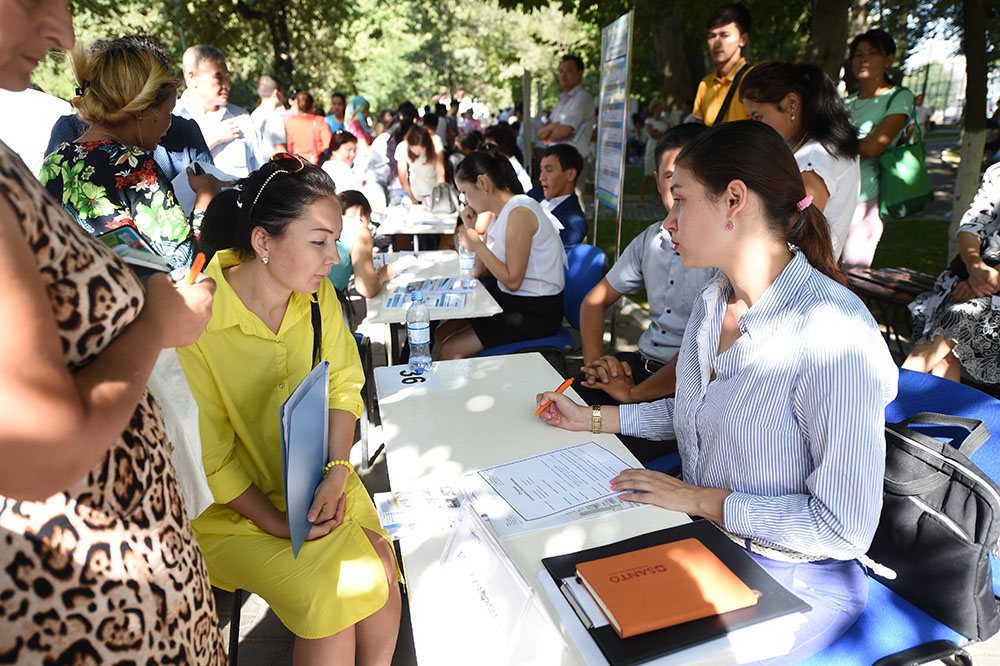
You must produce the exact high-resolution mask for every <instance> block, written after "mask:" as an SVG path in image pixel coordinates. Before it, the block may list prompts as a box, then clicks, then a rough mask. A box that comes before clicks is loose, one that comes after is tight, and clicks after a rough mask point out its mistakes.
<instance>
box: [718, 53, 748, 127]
mask: <svg viewBox="0 0 1000 666" xmlns="http://www.w3.org/2000/svg"><path fill="white" fill-rule="evenodd" d="M748 67H749V65H747V63H745V62H744V63H743V66H742V67H740V69H739V71H737V72H736V75H735V76H734V77H733V85H731V86H729V92H728V93H726V99H724V100H722V108H721V109H719V113H717V114H716V116H715V122H714V123H712V125H713V126H715V125H718V124H719V123H721V122H722V121H723V118H725V117H726V112H727V111H729V105H730V104H732V102H733V97H734V96H735V95H736V90H737V88H739V87H740V81H741V80H742V79H743V74H744V73H745V72H746V71H747V68H748Z"/></svg>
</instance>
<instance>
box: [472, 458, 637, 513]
mask: <svg viewBox="0 0 1000 666" xmlns="http://www.w3.org/2000/svg"><path fill="white" fill-rule="evenodd" d="M630 467H632V465H630V464H628V463H627V462H625V461H624V460H622V459H621V458H619V457H618V456H616V455H615V454H614V453H612V452H611V451H609V450H607V449H606V448H604V447H603V446H601V445H600V444H598V443H596V442H583V443H581V444H573V445H572V446H566V447H563V448H561V449H556V450H555V451H549V452H547V453H542V454H539V455H537V456H531V457H530V458H522V459H521V460H515V461H513V462H509V463H504V464H502V465H495V466H493V467H487V468H486V469H483V470H480V471H479V472H478V475H479V477H480V478H481V479H482V480H483V481H484V482H486V483H487V484H488V485H489V486H490V487H491V488H492V489H493V490H494V491H495V492H496V493H497V494H498V495H500V496H501V497H503V499H504V500H506V501H507V503H508V504H509V505H510V507H511V508H512V509H513V510H514V511H515V512H516V513H517V515H518V516H519V517H520V518H522V519H524V520H528V521H530V520H540V519H542V518H549V517H551V516H555V515H557V514H560V513H564V512H566V511H572V510H574V509H579V508H581V507H583V506H586V505H587V504H593V503H594V502H598V501H600V500H602V499H604V498H606V497H611V496H614V495H617V494H618V493H617V491H614V490H612V489H611V485H610V482H611V479H613V478H615V477H616V476H618V474H619V473H621V471H622V470H623V469H626V468H630Z"/></svg>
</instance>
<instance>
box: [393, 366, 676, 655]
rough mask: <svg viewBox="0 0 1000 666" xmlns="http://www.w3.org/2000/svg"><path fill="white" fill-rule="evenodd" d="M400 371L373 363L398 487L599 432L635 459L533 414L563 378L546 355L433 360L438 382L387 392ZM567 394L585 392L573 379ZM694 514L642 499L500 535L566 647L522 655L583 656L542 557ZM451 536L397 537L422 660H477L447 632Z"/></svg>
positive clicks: (448, 478) (445, 479) (444, 479)
mask: <svg viewBox="0 0 1000 666" xmlns="http://www.w3.org/2000/svg"><path fill="white" fill-rule="evenodd" d="M394 372H398V368H397V369H395V370H394V369H393V368H377V369H376V371H375V379H376V386H377V387H378V386H379V385H380V384H381V387H380V388H379V389H378V390H379V409H380V410H381V415H382V430H383V435H384V439H385V446H386V462H387V466H388V472H389V482H390V485H391V487H392V488H393V489H394V490H405V489H413V488H422V487H425V486H430V485H436V484H451V483H454V482H456V481H457V480H458V479H460V478H461V477H462V476H463V475H464V474H466V473H469V472H473V471H475V470H478V469H482V468H483V467H488V466H490V465H495V464H498V463H502V462H508V461H511V460H515V459H518V458H523V457H526V456H529V455H534V454H538V453H542V452H545V451H550V450H552V449H556V448H560V447H563V446H567V445H570V444H576V443H579V442H584V441H587V440H594V441H596V442H597V443H598V444H601V445H602V446H604V447H606V448H608V449H609V450H611V451H612V452H614V453H615V454H617V455H618V456H619V457H621V458H622V459H624V460H627V461H628V462H629V463H630V464H633V465H637V466H638V461H637V460H636V459H635V457H634V456H632V454H631V453H629V452H628V450H627V449H626V448H625V447H624V446H623V445H622V444H621V442H620V441H619V440H618V438H617V437H615V436H614V435H593V434H591V433H587V432H568V431H566V430H560V429H557V428H553V427H551V426H549V425H547V424H546V423H544V422H542V421H541V420H539V419H538V418H537V417H535V416H534V412H535V395H536V394H537V393H540V392H542V391H546V390H554V389H555V388H556V387H557V386H558V385H559V384H560V383H561V382H562V377H560V376H559V374H558V373H557V372H556V371H555V370H554V369H553V368H552V366H551V365H549V363H548V362H547V361H546V360H545V359H544V358H543V357H542V356H541V355H540V354H517V355H513V356H497V357H486V358H473V359H463V360H458V361H439V362H435V363H434V373H435V377H436V383H438V384H439V385H438V386H437V387H435V388H432V389H422V388H419V387H415V388H411V389H406V390H404V391H402V392H396V393H392V394H390V395H382V394H383V393H384V389H385V387H386V385H388V384H389V382H390V378H391V376H392V373H394ZM380 376H381V381H380ZM566 395H568V396H570V397H572V398H574V399H576V400H577V401H579V398H578V397H577V396H576V394H575V393H574V392H573V390H572V388H570V389H569V390H567V391H566ZM689 520H690V519H689V518H688V516H687V515H685V514H683V513H679V512H676V511H665V510H663V509H659V508H656V507H651V506H641V507H638V508H636V509H632V510H629V511H623V512H618V513H611V514H606V515H601V516H597V517H593V518H590V519H586V520H582V521H579V522H575V523H571V524H566V525H563V526H561V527H557V528H551V529H546V530H541V531H537V532H531V533H528V534H520V535H517V536H512V537H509V538H507V539H504V540H503V541H502V542H501V543H502V545H503V548H504V550H505V551H506V553H507V554H508V555H509V557H510V558H511V560H512V561H513V563H514V564H515V565H516V566H517V568H518V569H519V570H520V571H521V573H522V574H523V575H524V578H525V579H526V580H527V581H528V582H529V583H530V584H531V585H532V586H533V587H534V588H535V589H536V591H537V592H538V596H539V599H540V600H541V602H542V604H543V605H544V607H545V610H546V611H547V612H548V614H549V616H550V618H551V619H552V621H553V623H554V625H555V626H556V627H558V628H559V629H558V631H559V632H560V633H558V634H556V636H558V635H561V636H562V637H563V640H564V642H565V644H566V645H567V646H568V650H563V648H562V646H561V645H548V646H545V645H542V646H537V645H536V646H533V647H532V650H533V653H532V654H533V655H534V656H533V657H532V656H529V655H523V656H521V657H519V658H518V660H517V663H519V664H538V665H539V666H542V664H545V666H548V665H549V664H552V665H553V666H555V665H562V664H565V665H567V666H569V665H571V664H572V665H580V664H584V661H583V657H582V656H581V655H580V653H579V652H578V651H577V649H576V647H575V646H574V644H573V641H572V640H570V639H569V637H568V634H567V633H566V629H565V627H564V626H563V625H562V622H561V621H560V620H559V615H558V614H557V613H556V611H555V609H554V607H553V606H552V604H551V602H550V601H549V599H548V596H547V595H546V593H545V592H544V590H542V588H541V583H540V581H539V579H538V572H539V571H540V570H541V568H542V562H541V560H542V558H543V557H550V556H554V555H561V554H565V553H570V552H575V551H577V550H581V549H583V548H590V547H593V546H599V545H603V544H607V543H612V542H615V541H619V540H622V539H626V538H629V537H633V536H636V535H639V534H644V533H646V532H651V531H653V530H658V529H663V528H665V527H671V526H673V525H678V524H682V523H686V522H689ZM447 537H448V535H447V533H440V534H431V535H427V536H424V537H420V538H404V539H402V540H401V541H400V551H401V553H402V558H403V561H402V566H403V571H404V574H405V577H406V581H407V591H408V596H409V604H410V616H411V619H412V626H413V638H414V644H415V648H416V654H417V660H418V662H419V663H421V664H429V665H438V664H475V663H477V655H475V654H455V653H454V649H455V646H456V641H454V640H452V638H453V637H449V627H448V622H447V617H448V615H449V613H450V612H453V610H454V609H453V607H452V606H451V605H450V604H449V599H448V598H446V597H445V595H442V594H440V588H441V585H440V582H441V576H442V571H441V567H440V558H441V555H442V553H443V552H444V548H445V545H446V542H447ZM550 642H552V641H550ZM555 642H556V643H558V640H557V641H555ZM539 655H543V656H539ZM556 655H558V656H556Z"/></svg>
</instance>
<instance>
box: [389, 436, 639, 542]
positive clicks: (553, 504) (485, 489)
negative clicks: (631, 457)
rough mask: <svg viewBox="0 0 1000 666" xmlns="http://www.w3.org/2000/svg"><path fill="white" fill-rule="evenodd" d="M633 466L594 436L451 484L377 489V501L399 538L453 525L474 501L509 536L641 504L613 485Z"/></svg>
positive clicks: (392, 533)
mask: <svg viewBox="0 0 1000 666" xmlns="http://www.w3.org/2000/svg"><path fill="white" fill-rule="evenodd" d="M629 467H631V465H629V464H628V463H627V462H625V461H624V460H622V459H621V458H619V457H618V456H616V455H615V454H613V453H611V452H610V451H608V450H607V449H606V448H604V447H603V446H601V445H599V444H597V443H596V442H592V441H591V442H584V443H582V444H574V445H572V446H567V447H564V448H561V449H556V450H555V451H549V452H548V453H543V454H540V455H537V456H532V457H530V458H524V459H522V460H515V461H513V462H510V463H505V464H502V465H496V466H494V467H488V468H486V469H483V470H481V471H479V472H474V473H471V474H467V475H466V476H465V477H463V478H462V479H460V480H459V481H458V482H457V483H455V484H454V485H452V486H436V487H432V488H423V489H415V490H402V491H395V492H391V493H375V497H374V499H375V506H376V508H377V509H378V513H379V520H380V521H381V523H382V527H384V528H385V529H386V530H387V531H388V532H389V536H390V537H393V538H405V537H407V536H413V535H416V534H426V533H429V532H439V531H442V530H446V529H450V528H451V527H452V526H453V525H454V524H455V520H456V519H457V517H458V512H459V509H460V508H461V507H462V506H463V505H466V504H469V503H471V504H473V505H474V506H475V508H476V512H477V513H478V514H479V515H481V516H483V517H484V518H487V519H488V520H489V521H490V524H491V525H492V527H493V529H494V530H495V531H496V533H497V535H498V536H499V537H500V538H506V537H509V536H513V535H515V534H524V533H526V532H534V531H535V530H541V529H546V528H549V527H555V526H558V525H565V524H568V523H572V522H575V521H578V520H584V519H586V518H590V517H592V516H596V515H604V514H607V513H613V512H618V511H627V510H629V509H633V508H636V507H637V506H640V505H639V504H636V503H635V502H626V501H624V500H621V499H619V498H618V493H617V492H615V491H613V490H611V486H610V481H611V479H613V478H614V477H616V476H618V473H619V472H621V470H623V469H626V468H629Z"/></svg>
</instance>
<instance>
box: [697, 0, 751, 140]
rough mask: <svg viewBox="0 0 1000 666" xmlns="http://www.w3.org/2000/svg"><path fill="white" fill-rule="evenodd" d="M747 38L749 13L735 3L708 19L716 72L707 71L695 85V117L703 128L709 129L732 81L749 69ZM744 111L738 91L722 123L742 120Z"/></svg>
mask: <svg viewBox="0 0 1000 666" xmlns="http://www.w3.org/2000/svg"><path fill="white" fill-rule="evenodd" d="M749 38H750V12H749V11H748V10H747V8H746V7H744V6H743V5H741V4H740V3H738V2H730V3H727V4H725V5H722V6H721V7H719V8H718V9H716V10H715V11H714V12H712V16H711V17H709V19H708V49H709V52H710V53H711V54H712V60H714V61H715V71H714V72H709V74H708V76H706V77H705V78H703V79H702V80H701V82H700V83H699V84H698V94H697V95H696V96H695V98H694V111H693V113H694V115H695V117H696V118H697V119H698V122H701V123H703V124H705V125H708V126H710V127H711V126H712V125H714V124H715V122H716V119H718V118H719V112H720V111H722V106H723V104H724V103H725V101H726V97H727V96H728V94H729V91H730V89H731V88H732V85H733V80H734V78H736V77H739V83H742V79H743V76H744V75H745V74H746V73H747V72H748V71H749V70H750V66H749V65H747V63H746V59H744V58H743V47H744V46H746V45H747V40H748V39H749ZM747 117H748V116H747V111H746V109H745V108H743V102H741V101H740V95H739V90H737V91H736V92H735V93H734V94H733V95H732V97H731V99H730V100H729V104H728V106H727V107H726V110H725V114H724V115H723V116H722V119H721V122H730V121H732V120H745V119H746V118H747Z"/></svg>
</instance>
